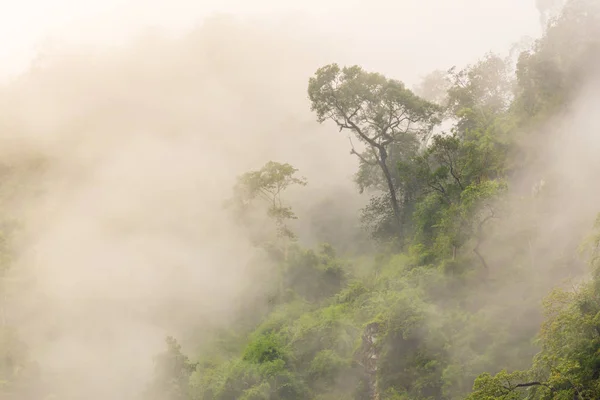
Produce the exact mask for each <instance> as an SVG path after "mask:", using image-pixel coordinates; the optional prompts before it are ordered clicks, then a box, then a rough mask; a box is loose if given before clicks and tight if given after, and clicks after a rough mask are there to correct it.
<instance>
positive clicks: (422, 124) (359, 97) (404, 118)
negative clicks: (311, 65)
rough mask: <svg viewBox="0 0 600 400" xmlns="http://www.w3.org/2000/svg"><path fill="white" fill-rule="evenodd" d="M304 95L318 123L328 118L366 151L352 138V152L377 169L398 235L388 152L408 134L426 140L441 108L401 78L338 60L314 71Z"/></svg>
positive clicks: (397, 207)
mask: <svg viewBox="0 0 600 400" xmlns="http://www.w3.org/2000/svg"><path fill="white" fill-rule="evenodd" d="M308 96H309V99H310V101H311V110H312V111H314V112H315V113H316V114H317V120H318V121H319V123H323V122H325V121H327V120H331V121H333V122H335V123H336V124H337V126H338V127H339V129H340V131H343V130H349V131H350V132H352V133H353V135H354V136H355V137H356V138H357V139H358V140H359V142H360V143H361V144H362V145H364V146H365V149H364V150H362V151H361V150H357V149H356V148H355V147H354V144H353V143H352V140H351V139H350V143H351V146H352V150H351V154H354V155H356V156H357V157H358V158H359V159H360V162H361V164H367V165H375V166H378V167H379V168H380V169H381V172H382V173H383V176H384V179H385V182H386V185H387V191H388V194H389V201H390V206H391V209H392V210H393V214H394V218H395V224H396V227H397V233H398V235H399V236H401V235H402V222H401V221H402V218H401V210H400V205H399V202H398V196H397V191H398V187H397V185H396V184H395V183H394V180H393V178H392V173H391V172H390V170H391V167H390V165H389V161H388V157H389V150H390V147H391V146H393V145H394V144H397V143H399V142H401V141H403V139H405V138H406V137H407V136H412V135H415V136H417V137H419V138H420V139H421V140H426V139H427V138H428V137H429V135H430V133H431V131H432V129H433V127H434V126H435V125H436V124H437V123H438V122H439V118H438V114H439V111H440V107H439V106H437V105H435V104H432V103H430V102H428V101H426V100H423V99H421V98H420V97H418V96H416V95H415V94H414V93H413V92H412V91H410V90H409V89H407V88H406V87H405V86H404V84H403V83H402V82H400V81H397V80H393V79H388V78H386V77H385V76H383V75H381V74H378V73H372V72H366V71H364V70H363V69H362V68H361V67H359V66H352V67H344V68H340V67H339V66H338V65H337V64H330V65H327V66H324V67H322V68H319V69H318V70H317V71H316V73H315V75H314V76H313V77H311V78H310V80H309V83H308ZM392 168H393V167H392Z"/></svg>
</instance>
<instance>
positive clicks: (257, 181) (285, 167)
mask: <svg viewBox="0 0 600 400" xmlns="http://www.w3.org/2000/svg"><path fill="white" fill-rule="evenodd" d="M297 172H298V170H297V169H296V168H294V167H293V166H291V165H290V164H287V163H284V164H282V163H278V162H274V161H269V162H268V163H266V164H265V165H264V166H263V167H262V168H261V169H259V170H256V171H249V172H246V173H244V174H243V175H241V176H239V177H238V179H237V182H236V184H235V186H234V188H233V192H234V196H233V198H232V199H231V200H230V202H229V204H230V205H233V206H234V207H235V209H236V211H237V213H238V216H239V217H240V218H243V219H245V218H246V217H247V215H248V212H249V211H250V208H251V206H252V205H253V204H254V202H255V200H261V201H262V202H263V206H265V205H266V207H267V215H268V217H269V218H270V219H272V220H273V221H274V222H275V226H276V229H277V235H278V236H279V237H280V238H287V239H295V235H294V233H293V232H292V231H291V230H290V229H289V227H288V225H287V221H289V220H293V219H296V218H297V217H296V215H295V214H294V212H293V211H292V208H291V207H290V206H289V205H287V204H285V202H284V201H283V199H282V194H283V192H284V191H285V190H286V189H287V188H288V187H290V186H292V185H299V186H306V184H307V182H306V179H305V178H303V177H297V176H296V173H297Z"/></svg>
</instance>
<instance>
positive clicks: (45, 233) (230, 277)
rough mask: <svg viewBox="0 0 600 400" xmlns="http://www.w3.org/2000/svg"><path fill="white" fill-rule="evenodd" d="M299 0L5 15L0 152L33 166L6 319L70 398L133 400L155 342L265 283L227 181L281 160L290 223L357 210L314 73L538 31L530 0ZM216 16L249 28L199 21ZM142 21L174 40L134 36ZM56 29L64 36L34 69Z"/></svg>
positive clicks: (56, 6) (419, 60) (8, 5)
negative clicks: (296, 173) (234, 215)
mask: <svg viewBox="0 0 600 400" xmlns="http://www.w3.org/2000/svg"><path fill="white" fill-rule="evenodd" d="M300 4H301V3H297V4H291V3H287V4H286V3H284V2H273V1H258V2H252V3H251V4H250V2H243V1H241V0H239V1H216V0H214V1H212V2H198V1H191V0H190V1H183V0H172V1H157V0H155V1H141V0H131V1H125V0H120V1H118V0H111V1H102V2H100V1H78V2H75V1H67V0H60V1H41V0H40V1H32V0H29V1H21V2H3V4H2V5H1V6H0V52H1V57H2V62H3V64H4V65H5V66H6V67H4V68H2V70H3V71H5V72H6V73H11V74H13V76H14V74H15V73H17V72H19V73H23V74H24V75H23V76H21V77H20V78H19V79H14V80H13V81H11V83H10V84H9V85H8V86H7V87H5V88H3V89H2V91H1V92H0V95H1V98H0V100H1V101H2V107H1V109H0V123H1V130H0V139H1V140H2V142H3V146H2V148H1V150H0V155H2V157H3V160H8V161H6V162H7V163H10V164H11V165H13V167H14V168H17V169H18V168H26V167H27V166H29V165H30V163H33V162H34V161H35V160H37V159H41V160H43V162H44V164H43V170H42V172H36V171H34V172H32V173H31V174H30V175H26V176H25V177H24V178H22V180H23V182H20V183H21V185H22V186H23V187H22V188H21V189H17V192H16V193H17V195H16V197H13V198H8V199H3V202H4V203H3V205H4V209H5V210H10V212H11V213H12V215H14V216H16V217H18V218H19V219H20V220H21V221H22V223H23V224H24V233H23V236H22V237H20V241H19V245H20V247H19V249H18V250H19V252H18V257H17V259H16V261H15V264H16V265H15V271H17V272H15V274H17V275H19V276H21V279H24V283H23V285H24V286H23V290H22V291H19V292H18V293H17V294H16V295H15V297H14V298H13V300H12V304H11V306H12V308H11V309H10V310H9V320H10V321H11V322H13V323H15V324H16V325H17V326H18V327H19V328H20V331H21V334H22V335H23V337H24V339H25V340H26V341H27V343H28V344H29V345H30V347H31V350H32V352H33V354H34V356H35V358H36V359H37V360H39V362H40V363H41V365H42V369H43V371H44V373H45V376H44V378H45V379H48V380H50V381H52V382H54V384H55V385H56V386H57V387H59V388H60V389H61V390H63V391H65V392H66V393H65V394H64V396H65V397H64V398H67V399H70V398H73V399H81V398H87V399H90V400H101V399H102V400H104V399H124V400H130V399H132V398H133V395H134V394H135V393H136V392H138V391H139V390H140V389H141V387H142V385H143V383H144V381H145V380H146V379H147V378H148V377H149V373H150V370H151V367H152V359H151V357H152V356H153V355H154V354H155V353H156V352H157V351H159V350H160V349H161V348H162V340H163V338H164V336H165V335H167V334H171V333H173V334H177V335H181V336H185V335H187V334H191V333H194V332H199V331H201V329H200V328H202V326H204V325H210V326H212V325H218V324H220V323H226V322H227V319H228V318H230V317H231V316H232V314H233V310H236V309H237V307H238V305H239V301H240V296H242V294H246V295H247V294H248V291H250V292H252V291H253V290H252V289H253V288H254V287H257V288H260V284H261V282H262V281H264V280H265V279H267V278H268V277H266V276H256V274H255V273H252V272H250V271H247V269H246V267H247V264H248V262H249V261H250V260H252V258H253V257H254V256H255V254H254V251H253V250H252V249H251V247H250V246H249V244H248V243H247V242H246V241H245V240H244V239H243V237H242V236H241V235H240V234H239V233H238V232H237V230H236V229H235V227H234V226H233V225H232V224H231V222H230V220H228V219H227V217H226V215H225V213H224V212H223V210H222V208H221V204H222V201H223V200H224V199H225V198H226V197H227V196H228V195H229V190H230V187H231V185H232V183H233V181H234V179H235V176H236V175H238V174H240V173H242V172H244V171H246V170H248V169H249V168H257V167H260V166H261V165H262V164H263V163H264V162H265V161H268V160H271V159H272V160H276V161H282V162H290V163H292V164H293V165H294V166H296V167H298V168H299V169H300V171H301V173H302V174H303V175H305V176H306V177H307V178H308V180H309V182H310V184H309V187H307V188H306V189H305V190H306V192H305V193H306V195H305V196H306V198H303V197H300V196H301V195H300V194H298V197H297V199H300V200H296V203H297V204H298V207H299V208H300V211H299V214H300V215H302V211H303V210H304V211H305V210H307V209H310V208H311V206H313V205H314V204H315V203H318V202H319V201H330V202H332V204H333V207H334V208H335V209H336V211H337V212H339V213H340V215H342V216H350V217H352V218H356V210H357V209H358V207H359V205H360V204H361V202H362V201H364V199H361V198H359V197H358V196H357V195H355V188H354V187H353V184H352V182H351V176H352V174H353V172H354V171H355V168H356V160H355V159H353V158H352V157H351V156H350V155H349V154H348V148H347V139H346V138H345V136H344V135H341V134H339V135H336V134H335V131H332V130H331V129H328V128H327V127H320V126H317V124H316V123H315V122H314V116H313V115H311V113H310V112H309V109H308V104H307V101H306V83H307V79H308V77H309V76H310V75H311V74H312V73H313V72H314V70H315V69H316V68H317V67H319V66H321V65H323V64H325V63H329V62H335V61H338V62H340V63H358V64H361V65H363V66H365V67H366V68H368V69H370V70H376V71H380V72H384V73H386V74H389V75H391V76H394V77H397V78H399V79H403V80H405V81H407V82H409V83H415V82H416V81H417V80H418V78H419V76H421V75H424V74H426V73H427V72H429V71H430V70H433V69H436V68H447V67H449V66H451V65H453V64H459V65H460V64H464V63H466V62H469V61H472V60H474V59H476V58H477V57H479V56H480V55H482V54H483V53H485V52H486V51H488V50H499V51H501V50H505V49H507V48H508V47H509V46H510V45H511V43H512V42H514V41H517V40H519V39H520V38H521V37H522V36H524V35H535V34H537V33H538V31H539V25H538V20H537V18H538V15H537V11H536V9H535V6H534V4H530V2H523V1H522V0H510V1H508V0H494V1H486V2H482V1H480V0H460V1H453V2H449V1H447V0H437V1H434V0H428V1H422V0H414V1H401V2H399V1H392V0H389V1H383V0H378V1H371V2H363V1H358V0H356V1H353V2H352V1H343V2H342V1H333V0H329V1H320V2H317V1H316V0H315V1H307V2H303V3H302V5H300ZM215 11H224V12H230V13H233V14H237V15H240V16H246V17H252V18H253V19H252V20H251V22H240V21H231V20H228V19H224V20H219V19H217V20H211V22H210V23H209V24H208V25H206V26H204V27H201V28H197V29H195V28H194V27H195V26H197V24H198V23H200V21H201V20H202V19H203V18H204V17H206V16H208V15H211V14H212V13H213V12H215ZM261 21H262V22H261ZM148 26H158V27H160V28H162V29H164V30H165V31H167V32H170V33H173V34H176V35H179V36H181V37H180V38H178V39H175V38H164V39H163V38H161V37H160V36H152V35H150V34H148V35H147V36H142V37H141V38H139V40H134V39H135V38H136V37H138V35H141V34H142V33H144V32H145V31H144V29H143V28H145V27H148ZM186 32H187V33H186ZM48 35H50V36H48ZM47 37H53V38H55V39H56V40H57V42H56V43H59V44H58V47H55V48H54V49H50V50H45V51H46V54H45V57H46V58H45V59H37V61H36V62H37V64H35V65H36V68H35V69H34V70H32V71H29V70H28V68H27V66H28V65H29V63H30V62H31V61H32V60H34V59H35V56H36V49H37V48H38V47H36V46H38V45H39V44H40V43H43V41H44V39H45V38H47ZM132 41H133V42H134V44H132V45H130V44H128V43H130V42H132ZM61 43H62V44H61ZM98 45H103V46H108V47H106V48H104V47H102V46H101V47H100V48H97V47H94V46H98ZM94 48H96V50H94ZM44 65H48V66H47V67H43V66H44ZM40 68H42V69H40ZM43 68H46V69H43ZM28 178H30V179H28ZM303 190H304V189H303ZM311 202H312V203H311ZM311 229H312V228H311V227H310V226H304V227H302V230H301V233H304V234H305V235H306V236H311V234H312V232H313V231H312V230H311ZM255 291H256V290H255Z"/></svg>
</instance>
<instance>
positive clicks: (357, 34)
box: [0, 0, 540, 81]
mask: <svg viewBox="0 0 600 400" xmlns="http://www.w3.org/2000/svg"><path fill="white" fill-rule="evenodd" d="M215 12H228V13H234V14H236V15H240V16H253V17H258V18H269V19H270V20H271V21H276V20H281V18H282V17H281V16H283V15H286V14H287V15H288V17H289V15H294V21H295V22H296V23H298V26H299V29H300V30H309V29H310V30H311V31H315V30H319V31H320V33H328V34H330V35H332V34H333V35H335V36H336V37H338V38H339V41H340V43H343V44H345V45H348V46H349V47H351V49H352V50H351V53H350V54H349V57H350V58H351V60H349V62H353V63H358V64H361V65H363V66H365V67H366V68H370V69H376V70H378V71H381V72H383V73H389V74H392V75H394V76H395V77H398V78H402V79H405V80H408V81H410V80H415V79H417V78H418V76H420V75H423V74H424V73H426V72H428V71H430V70H432V69H434V68H439V67H442V68H447V67H449V66H452V65H454V64H459V65H460V64H464V63H466V62H469V61H471V60H472V59H473V58H475V57H478V56H481V55H482V54H483V53H485V52H486V51H488V50H497V51H503V50H505V49H506V48H507V47H508V46H509V45H510V43H512V42H514V41H516V40H519V39H520V38H521V37H523V36H526V35H528V36H537V35H538V34H539V30H540V27H539V18H538V12H537V10H536V8H535V3H534V0H369V1H366V0H302V1H300V0H298V1H289V0H288V1H286V0H280V1H276V0H19V1H8V0H7V1H1V2H0V74H1V75H3V76H6V74H7V73H14V72H16V71H19V70H22V69H23V68H25V67H26V66H27V65H28V62H29V60H30V59H31V57H32V55H33V53H34V52H35V49H36V48H37V47H36V46H38V45H40V44H41V43H42V42H43V41H44V39H46V38H48V37H49V36H52V37H54V38H59V39H60V40H61V41H65V42H76V43H88V42H95V43H98V42H100V43H110V44H118V43H120V42H123V39H124V38H127V37H131V35H132V34H135V33H137V32H139V31H140V30H141V29H142V28H144V27H146V26H160V27H163V28H165V29H168V30H169V31H172V32H175V33H180V32H182V31H185V30H187V29H190V27H193V26H194V25H195V24H197V23H198V22H200V21H201V20H202V18H203V17H205V16H208V15H211V14H213V13H215ZM300 14H302V15H304V16H305V18H309V17H310V18H314V20H312V21H311V22H304V23H300V22H299V21H307V20H305V19H302V18H298V15H300ZM273 16H279V18H273ZM457 49H459V53H456V51H457ZM332 61H338V60H332Z"/></svg>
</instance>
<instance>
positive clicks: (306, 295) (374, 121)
mask: <svg viewBox="0 0 600 400" xmlns="http://www.w3.org/2000/svg"><path fill="white" fill-rule="evenodd" d="M599 71H600V3H598V2H595V1H585V0H571V1H569V2H568V3H567V5H566V6H565V8H564V10H563V12H562V14H561V15H560V16H559V17H558V18H557V19H556V20H554V21H552V22H551V23H550V24H549V25H548V27H547V29H546V31H545V33H544V35H543V37H542V38H541V39H540V40H538V41H537V42H536V43H535V44H534V45H533V47H532V48H531V49H528V50H525V51H523V52H521V53H520V55H519V56H518V58H517V59H511V58H510V57H508V58H503V57H501V56H498V55H495V54H489V55H486V56H485V57H484V58H483V59H481V60H480V61H479V62H477V63H476V64H474V65H470V66H467V67H465V68H463V69H456V68H453V69H451V70H449V71H448V72H447V73H445V72H439V71H438V72H435V73H433V74H431V75H429V76H428V78H427V79H426V80H425V82H424V83H423V85H421V87H420V89H419V90H415V91H412V90H410V89H408V88H407V87H406V86H405V85H404V84H403V83H402V82H401V81H398V80H395V79H391V78H388V77H385V76H383V75H381V74H378V73H372V72H368V71H365V70H363V69H362V68H360V67H358V66H350V67H341V66H338V65H336V64H331V65H327V66H324V67H322V68H320V69H318V70H317V71H316V73H315V74H314V76H312V77H310V79H309V83H308V98H309V100H310V107H311V110H312V111H313V112H314V114H315V117H316V119H317V120H318V122H321V123H327V124H331V126H332V133H331V134H334V133H335V131H336V128H337V130H339V131H341V132H343V133H344V134H347V135H348V136H349V138H350V141H349V146H351V147H350V150H351V153H352V155H353V156H355V157H357V158H358V160H359V162H360V164H359V169H358V171H357V172H356V174H355V179H356V184H357V186H358V190H360V191H361V192H365V193H368V194H369V195H370V199H371V200H370V202H369V204H368V205H367V206H366V207H365V208H364V209H363V210H362V214H361V222H362V223H363V225H364V227H365V229H366V230H368V232H369V233H370V234H371V236H372V238H373V240H374V241H375V242H376V243H377V244H378V252H377V254H375V255H371V254H369V255H365V257H362V258H356V257H355V258H351V259H349V258H348V257H345V256H344V255H343V254H338V253H337V252H336V250H335V249H334V248H333V247H332V246H331V245H328V244H322V245H321V246H319V247H318V248H315V249H307V248H304V247H302V246H301V245H300V244H299V241H298V240H297V237H296V234H294V220H295V219H296V215H295V213H294V211H293V210H292V208H291V206H290V205H289V204H288V203H286V190H287V189H289V188H290V187H296V188H297V189H298V190H300V191H301V190H302V187H303V186H305V185H306V184H307V181H306V180H305V179H304V178H303V177H301V171H298V170H297V169H296V168H294V167H293V166H292V165H290V164H287V163H283V162H274V161H269V162H267V163H266V164H265V165H264V166H263V167H262V168H260V169H257V170H254V171H249V172H248V173H246V174H244V175H242V176H240V177H239V178H238V181H237V184H236V185H235V187H234V188H233V190H232V197H231V198H230V199H228V201H227V202H226V207H227V209H228V211H229V212H230V214H231V217H232V218H233V219H234V220H235V221H236V223H238V224H239V225H240V226H241V227H242V229H244V232H246V234H247V235H248V236H249V237H250V238H251V240H252V243H253V244H254V245H255V246H256V248H257V249H260V251H262V252H264V254H265V258H260V261H257V262H261V263H262V262H265V259H266V260H268V263H269V265H270V267H269V268H270V269H269V274H268V276H267V277H266V278H265V279H264V280H265V281H266V282H265V283H264V287H265V288H266V289H265V293H264V297H263V298H261V299H260V301H258V303H259V304H260V306H257V305H256V303H252V304H248V305H247V307H245V308H244V309H243V310H240V311H239V318H238V319H237V320H236V322H235V323H234V324H233V325H232V326H229V327H228V328H227V329H218V330H216V331H214V332H212V335H211V337H212V339H211V340H210V341H208V342H207V343H204V344H203V345H202V346H201V348H199V349H196V350H194V352H189V351H187V352H185V353H184V351H183V349H182V347H181V346H180V344H179V343H178V341H177V340H176V338H171V337H170V338H168V339H167V348H166V350H165V352H164V353H162V354H160V355H158V356H157V358H156V360H155V364H156V369H155V376H154V378H153V381H152V382H151V383H150V384H149V386H148V388H147V390H146V391H145V393H144V394H143V395H142V397H141V398H144V399H156V400H184V399H186V400H187V399H198V400H200V399H202V400H217V399H218V400H229V399H245V400H251V399H252V400H259V399H323V400H325V399H382V400H383V399H390V400H391V399H413V400H425V399H448V400H449V399H594V398H597V397H598V395H597V393H600V286H599V285H600V272H599V271H600V265H599V264H598V262H599V261H600V255H598V253H597V249H598V247H599V246H600V233H598V232H599V231H600V220H599V221H598V224H597V225H596V226H595V230H593V231H592V232H587V233H586V232H585V230H586V227H587V225H586V222H581V224H580V225H578V224H579V223H580V221H575V222H573V223H574V224H575V225H577V226H575V227H572V226H569V229H571V228H572V229H571V230H569V231H568V232H565V231H563V232H555V233H553V234H549V233H548V232H549V231H550V230H551V229H555V228H552V221H553V216H554V215H556V214H558V213H560V212H561V207H562V204H561V202H562V200H564V199H565V195H564V193H562V192H561V190H563V188H561V187H560V184H561V182H562V181H561V178H560V176H552V173H551V172H549V175H544V176H543V177H540V176H539V174H537V172H532V173H530V174H529V171H534V170H535V171H537V170H539V168H543V166H544V165H548V164H546V163H550V162H551V161H549V160H545V159H543V158H544V154H545V153H544V150H543V149H544V146H531V145H530V143H532V142H542V141H552V140H555V136H554V135H553V131H552V128H551V126H552V123H553V121H556V119H557V118H561V117H562V116H566V115H568V113H569V112H570V110H571V109H572V107H573V104H574V101H575V100H577V99H578V96H579V95H580V93H581V91H582V89H584V88H585V87H586V86H587V85H588V84H589V83H590V82H592V81H593V80H594V79H597V78H598V76H599ZM540 179H541V180H540ZM308 184H310V182H308ZM341 201H343V200H341ZM574 201H576V199H575V200H574ZM599 211H600V210H599ZM265 221H267V222H266V223H265ZM587 222H588V223H590V224H589V227H591V222H593V221H587ZM561 228H563V229H566V228H565V225H562V226H561ZM578 229H579V230H578ZM572 232H579V233H582V232H583V233H586V234H589V235H588V236H587V239H586V240H585V241H584V242H583V245H582V246H580V243H579V241H580V237H579V236H578V234H577V233H573V235H572V236H571V235H570V233H572ZM552 251H555V252H556V254H559V253H560V256H555V254H552V256H550V255H549V253H552ZM584 260H585V261H584ZM4 264H5V263H4V261H3V262H2V264H1V265H2V266H3V265H4ZM252 267H254V266H250V268H252ZM256 268H257V269H259V268H264V265H261V266H260V267H259V266H256ZM589 268H591V271H592V275H591V279H589V280H586V281H580V282H579V283H577V284H576V285H562V287H558V288H557V283H560V282H562V281H563V279H566V278H569V277H572V276H573V275H576V276H585V273H586V272H588V271H589ZM262 270H264V269H261V271H262ZM0 349H1V351H2V354H1V362H0V393H21V394H24V395H25V396H36V394H35V393H27V392H28V391H31V390H32V389H31V388H32V387H35V388H36V390H42V389H40V388H43V385H37V384H36V385H33V384H32V382H33V381H34V380H38V379H40V378H39V375H38V373H37V369H36V367H35V364H34V363H32V362H31V361H30V359H29V355H27V354H26V352H25V351H24V347H23V346H22V345H21V344H20V342H19V340H18V338H17V337H16V336H15V335H14V333H13V332H12V331H10V330H8V329H3V330H2V331H1V332H0ZM32 356H34V355H32ZM25 398H29V397H25Z"/></svg>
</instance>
